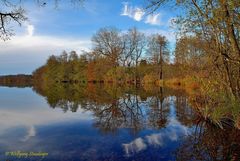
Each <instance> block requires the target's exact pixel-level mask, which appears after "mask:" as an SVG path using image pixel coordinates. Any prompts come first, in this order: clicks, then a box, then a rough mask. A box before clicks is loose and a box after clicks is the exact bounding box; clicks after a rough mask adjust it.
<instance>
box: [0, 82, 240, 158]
mask: <svg viewBox="0 0 240 161" xmlns="http://www.w3.org/2000/svg"><path fill="white" fill-rule="evenodd" d="M46 89H47V88H45V89H41V91H37V92H38V94H40V95H41V96H40V95H36V93H35V92H33V91H32V89H31V88H20V89H19V88H6V87H5V88H3V87H0V97H1V99H0V110H1V111H0V114H1V116H4V117H2V121H0V122H1V123H0V125H1V127H2V129H1V128H0V147H1V148H0V159H1V160H7V159H8V160H36V158H37V159H38V160H47V161H48V160H49V161H50V160H239V158H240V145H239V143H240V133H239V130H237V129H234V128H226V129H220V128H218V127H216V126H214V125H213V124H211V123H209V122H206V121H205V120H203V119H201V117H200V116H199V115H198V114H197V113H196V112H195V111H194V109H193V108H192V107H191V105H190V103H189V100H188V96H187V95H186V93H184V91H176V90H171V89H165V88H162V89H156V87H155V88H153V89H155V90H151V91H149V90H146V89H137V90H136V89H131V88H128V89H124V90H121V89H122V87H120V88H113V87H111V88H109V87H108V88H106V87H103V86H102V87H97V86H92V87H84V88H83V87H81V88H80V87H79V88H76V86H75V87H74V86H68V85H66V86H56V87H52V89H50V88H49V89H47V90H46ZM34 90H35V91H36V89H34ZM9 151H22V152H47V153H48V156H46V157H44V158H39V157H35V158H34V157H27V158H17V157H12V156H6V155H5V153H6V152H9Z"/></svg>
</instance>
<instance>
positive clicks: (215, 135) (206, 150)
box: [176, 122, 240, 161]
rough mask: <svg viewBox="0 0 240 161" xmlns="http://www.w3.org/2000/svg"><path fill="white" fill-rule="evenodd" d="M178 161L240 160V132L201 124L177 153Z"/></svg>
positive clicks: (204, 123)
mask: <svg viewBox="0 0 240 161" xmlns="http://www.w3.org/2000/svg"><path fill="white" fill-rule="evenodd" d="M176 158H177V160H181V161H182V160H232V161H237V160H240V132H239V130H237V129H233V128H229V129H225V130H223V129H219V128H218V127H216V126H213V125H211V124H209V123H206V122H199V124H198V125H197V126H196V127H195V132H194V133H192V134H191V135H190V136H188V137H187V138H186V139H185V140H184V142H183V143H182V144H181V146H180V147H179V148H178V150H177V151H176Z"/></svg>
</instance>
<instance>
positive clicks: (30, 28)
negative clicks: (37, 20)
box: [27, 25, 34, 37]
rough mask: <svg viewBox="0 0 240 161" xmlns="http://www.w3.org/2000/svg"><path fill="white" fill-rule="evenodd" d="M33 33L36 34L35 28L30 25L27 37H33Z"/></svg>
mask: <svg viewBox="0 0 240 161" xmlns="http://www.w3.org/2000/svg"><path fill="white" fill-rule="evenodd" d="M33 32H34V26H33V25H28V26H27V36H29V37H31V36H33Z"/></svg>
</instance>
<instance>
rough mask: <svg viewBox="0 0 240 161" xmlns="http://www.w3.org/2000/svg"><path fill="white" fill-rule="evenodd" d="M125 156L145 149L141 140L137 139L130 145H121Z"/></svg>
mask: <svg viewBox="0 0 240 161" xmlns="http://www.w3.org/2000/svg"><path fill="white" fill-rule="evenodd" d="M122 146H123V148H124V151H125V153H126V155H127V156H129V155H132V154H134V153H138V152H140V151H142V150H144V149H146V148H147V145H146V144H145V143H144V141H143V139H142V138H137V139H135V140H133V141H132V142H130V143H127V144H122Z"/></svg>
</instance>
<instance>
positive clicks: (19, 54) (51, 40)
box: [0, 25, 91, 74]
mask: <svg viewBox="0 0 240 161" xmlns="http://www.w3.org/2000/svg"><path fill="white" fill-rule="evenodd" d="M25 27H26V28H25V33H24V34H23V35H21V36H14V37H12V39H11V40H9V41H6V42H3V41H0V49H1V50H0V60H1V63H0V74H15V73H22V72H24V73H31V72H32V71H33V70H35V69H36V68H38V67H39V66H40V65H43V64H44V63H45V61H46V59H47V58H48V57H49V56H50V55H52V54H54V55H59V54H60V53H61V52H62V51H63V50H66V51H72V50H75V51H77V53H79V54H80V53H81V51H82V50H85V51H89V50H90V47H91V41H90V39H89V38H74V37H63V36H52V35H38V34H37V33H34V30H35V27H34V26H33V25H26V26H25ZM13 58H17V59H13Z"/></svg>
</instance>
